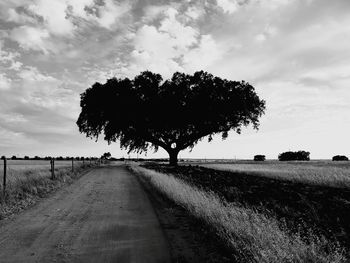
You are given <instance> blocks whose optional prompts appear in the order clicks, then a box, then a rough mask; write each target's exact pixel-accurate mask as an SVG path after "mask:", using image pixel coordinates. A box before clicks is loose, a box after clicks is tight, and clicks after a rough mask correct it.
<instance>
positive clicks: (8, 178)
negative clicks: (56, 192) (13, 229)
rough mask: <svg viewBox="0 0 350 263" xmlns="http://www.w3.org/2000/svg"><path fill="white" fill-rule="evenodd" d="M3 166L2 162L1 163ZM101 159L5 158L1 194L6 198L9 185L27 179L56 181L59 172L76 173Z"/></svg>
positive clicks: (97, 163)
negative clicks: (77, 170) (64, 170)
mask: <svg viewBox="0 0 350 263" xmlns="http://www.w3.org/2000/svg"><path fill="white" fill-rule="evenodd" d="M0 164H1V162H0ZM99 164H101V160H100V159H94V160H92V159H88V160H76V159H74V158H72V159H70V160H67V159H66V160H55V159H49V160H11V159H6V158H3V160H2V165H0V174H2V178H1V177H0V178H1V179H2V180H1V194H2V196H3V197H4V196H5V195H6V190H7V188H8V185H9V184H15V183H17V182H19V181H23V180H27V179H38V178H47V177H50V178H51V179H53V180H54V179H56V174H57V172H59V171H61V170H63V169H66V170H68V171H71V172H74V171H75V170H76V169H78V168H81V167H83V166H86V165H99ZM1 166H2V167H1ZM1 168H2V171H1Z"/></svg>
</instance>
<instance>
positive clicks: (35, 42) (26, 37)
mask: <svg viewBox="0 0 350 263" xmlns="http://www.w3.org/2000/svg"><path fill="white" fill-rule="evenodd" d="M10 38H11V39H12V40H14V41H17V42H18V44H19V45H20V46H21V47H22V48H23V49H25V50H30V49H32V50H38V51H43V52H44V53H48V49H47V44H46V40H47V39H48V38H49V32H48V31H47V30H46V29H40V28H36V27H31V26H20V27H16V28H14V29H13V30H12V31H11V33H10Z"/></svg>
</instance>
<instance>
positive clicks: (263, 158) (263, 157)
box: [254, 154, 266, 161]
mask: <svg viewBox="0 0 350 263" xmlns="http://www.w3.org/2000/svg"><path fill="white" fill-rule="evenodd" d="M265 160H266V157H265V155H261V154H258V155H255V156H254V161H265Z"/></svg>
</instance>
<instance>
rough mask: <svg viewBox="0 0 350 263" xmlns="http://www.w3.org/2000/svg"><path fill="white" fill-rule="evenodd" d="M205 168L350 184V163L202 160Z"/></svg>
mask: <svg viewBox="0 0 350 263" xmlns="http://www.w3.org/2000/svg"><path fill="white" fill-rule="evenodd" d="M196 164H198V165H200V166H202V167H207V168H212V169H217V170H221V171H230V172H236V173H241V174H242V173H243V174H244V173H246V174H250V175H258V176H263V177H269V178H274V179H279V180H288V181H293V182H295V183H297V182H299V183H308V184H315V185H324V186H333V187H346V188H349V187H350V162H347V161H344V162H341V161H340V162H332V161H309V162H305V161H304V162H297V161H293V162H280V161H265V162H254V161H232V162H215V161H214V162H207V163H206V162H201V163H196Z"/></svg>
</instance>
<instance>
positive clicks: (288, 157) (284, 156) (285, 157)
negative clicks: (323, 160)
mask: <svg viewBox="0 0 350 263" xmlns="http://www.w3.org/2000/svg"><path fill="white" fill-rule="evenodd" d="M278 160H280V161H310V152H306V151H297V152H291V151H288V152H284V153H281V154H279V155H278Z"/></svg>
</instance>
